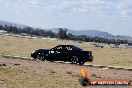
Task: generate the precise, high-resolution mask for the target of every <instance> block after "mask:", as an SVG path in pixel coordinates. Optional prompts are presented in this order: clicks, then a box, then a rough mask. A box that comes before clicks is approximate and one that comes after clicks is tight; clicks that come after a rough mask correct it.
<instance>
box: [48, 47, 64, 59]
mask: <svg viewBox="0 0 132 88" xmlns="http://www.w3.org/2000/svg"><path fill="white" fill-rule="evenodd" d="M61 52H62V46H57V47H54V48H53V49H51V50H50V51H49V54H50V57H51V58H52V60H54V61H59V60H61V57H62V53H61Z"/></svg>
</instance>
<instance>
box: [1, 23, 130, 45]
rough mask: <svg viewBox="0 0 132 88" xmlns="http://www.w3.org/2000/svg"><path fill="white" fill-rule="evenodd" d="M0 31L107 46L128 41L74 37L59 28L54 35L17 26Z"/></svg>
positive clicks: (4, 27)
mask: <svg viewBox="0 0 132 88" xmlns="http://www.w3.org/2000/svg"><path fill="white" fill-rule="evenodd" d="M0 30H4V31H7V33H13V34H22V33H25V34H27V35H29V36H42V37H50V38H59V39H62V40H64V39H65V40H75V41H85V42H98V43H107V44H127V43H128V40H121V39H108V38H103V37H98V36H95V37H91V36H86V35H79V36H77V35H74V34H71V33H68V32H67V29H63V28H59V31H58V33H54V32H52V31H50V30H43V29H40V28H33V27H28V26H27V27H24V28H20V27H16V26H7V25H4V26H2V25H0Z"/></svg>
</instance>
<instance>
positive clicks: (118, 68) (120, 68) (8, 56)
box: [0, 54, 132, 71]
mask: <svg viewBox="0 0 132 88" xmlns="http://www.w3.org/2000/svg"><path fill="white" fill-rule="evenodd" d="M0 57H3V58H10V59H21V60H28V61H35V60H34V59H32V58H29V57H21V56H14V55H5V54H0ZM53 63H62V64H69V63H66V62H53ZM74 65H77V64H74ZM80 66H89V67H95V68H106V69H115V70H127V71H132V68H122V67H114V66H99V65H91V64H84V65H80Z"/></svg>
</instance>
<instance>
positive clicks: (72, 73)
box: [0, 58, 132, 88]
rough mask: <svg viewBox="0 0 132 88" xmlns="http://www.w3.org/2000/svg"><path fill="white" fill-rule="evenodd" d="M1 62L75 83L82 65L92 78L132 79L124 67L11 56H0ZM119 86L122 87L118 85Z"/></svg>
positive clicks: (131, 73) (130, 73)
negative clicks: (85, 64)
mask: <svg viewBox="0 0 132 88" xmlns="http://www.w3.org/2000/svg"><path fill="white" fill-rule="evenodd" d="M0 64H1V65H2V64H5V65H6V67H11V68H18V69H22V70H25V69H26V70H28V71H29V72H31V73H34V74H37V75H41V76H45V75H49V76H50V75H54V76H55V77H59V78H62V79H64V80H76V84H73V85H78V84H79V82H78V78H80V76H81V68H82V67H83V68H85V69H86V70H87V71H89V73H90V74H91V79H128V80H132V71H127V70H123V69H120V70H116V69H109V68H96V67H90V66H80V65H72V64H62V63H52V62H47V61H44V62H42V61H33V60H21V59H10V58H8V59H7V58H6V59H5V58H0ZM131 87H132V86H125V88H131ZM42 88H46V87H42ZM58 88H59V86H58ZM60 88H61V87H60ZM65 88H71V86H70V85H68V84H67V85H65ZM73 88H74V87H73ZM78 88H79V87H78ZM90 88H92V87H90ZM94 88H95V87H94ZM98 88H100V87H98ZM103 88H105V87H103ZM110 88H113V87H110ZM117 88H122V87H121V86H118V87H117ZM123 88H124V87H123Z"/></svg>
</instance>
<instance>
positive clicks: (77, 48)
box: [73, 46, 83, 51]
mask: <svg viewBox="0 0 132 88" xmlns="http://www.w3.org/2000/svg"><path fill="white" fill-rule="evenodd" d="M73 48H74V49H75V50H79V51H83V49H82V48H80V47H77V46H73Z"/></svg>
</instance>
